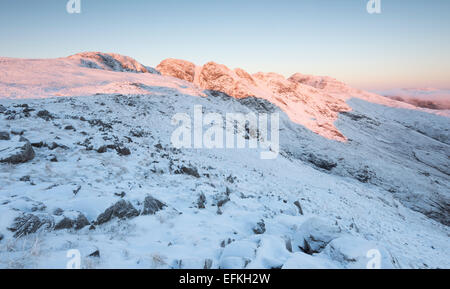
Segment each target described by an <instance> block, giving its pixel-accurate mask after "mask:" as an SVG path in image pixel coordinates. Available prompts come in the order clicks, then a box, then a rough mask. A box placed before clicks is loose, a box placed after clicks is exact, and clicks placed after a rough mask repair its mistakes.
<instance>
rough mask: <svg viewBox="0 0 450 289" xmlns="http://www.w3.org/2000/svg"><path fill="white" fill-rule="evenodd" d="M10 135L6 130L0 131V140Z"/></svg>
mask: <svg viewBox="0 0 450 289" xmlns="http://www.w3.org/2000/svg"><path fill="white" fill-rule="evenodd" d="M10 139H11V137H10V136H9V133H8V132H6V131H0V140H10Z"/></svg>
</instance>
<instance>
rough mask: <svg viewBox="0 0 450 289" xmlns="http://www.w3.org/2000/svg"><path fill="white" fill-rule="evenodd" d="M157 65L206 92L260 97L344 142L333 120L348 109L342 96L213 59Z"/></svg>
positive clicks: (273, 74)
mask: <svg viewBox="0 0 450 289" xmlns="http://www.w3.org/2000/svg"><path fill="white" fill-rule="evenodd" d="M157 68H158V70H159V71H160V72H161V73H162V74H163V75H170V76H173V77H177V78H180V79H183V80H186V81H189V82H193V83H194V84H196V85H198V86H199V87H201V88H203V89H206V90H209V91H219V92H222V93H225V94H226V95H229V96H232V97H234V98H238V99H245V98H249V97H256V98H262V99H264V100H267V101H269V102H271V103H272V104H274V105H276V106H278V107H279V108H280V109H282V110H283V111H284V112H286V113H287V114H288V116H289V117H290V118H291V119H292V120H293V121H294V122H296V123H299V124H302V125H304V126H305V127H307V128H309V129H311V130H312V131H314V132H315V133H318V134H320V135H322V136H325V137H327V138H330V139H335V140H339V141H346V138H345V136H343V135H342V134H341V133H340V132H339V131H338V129H337V128H336V127H335V126H334V124H333V123H334V121H335V120H336V119H337V118H338V114H339V112H345V111H350V110H351V109H350V107H349V106H348V105H347V104H346V103H345V101H344V100H343V99H341V98H339V97H335V96H332V95H330V94H328V93H326V91H321V90H320V89H317V88H315V87H313V86H309V85H306V84H303V83H302V82H301V81H296V79H293V80H290V79H286V78H285V77H284V76H282V75H279V74H276V73H261V72H260V73H256V74H253V75H250V74H249V73H247V72H246V71H244V70H243V69H240V68H237V69H234V70H231V69H229V68H228V67H226V66H225V65H222V64H217V63H215V62H208V63H206V64H205V65H204V66H202V67H197V66H195V65H194V64H193V63H191V62H187V61H184V60H176V59H167V60H164V61H163V62H161V64H160V65H158V67H157ZM302 81H303V80H302Z"/></svg>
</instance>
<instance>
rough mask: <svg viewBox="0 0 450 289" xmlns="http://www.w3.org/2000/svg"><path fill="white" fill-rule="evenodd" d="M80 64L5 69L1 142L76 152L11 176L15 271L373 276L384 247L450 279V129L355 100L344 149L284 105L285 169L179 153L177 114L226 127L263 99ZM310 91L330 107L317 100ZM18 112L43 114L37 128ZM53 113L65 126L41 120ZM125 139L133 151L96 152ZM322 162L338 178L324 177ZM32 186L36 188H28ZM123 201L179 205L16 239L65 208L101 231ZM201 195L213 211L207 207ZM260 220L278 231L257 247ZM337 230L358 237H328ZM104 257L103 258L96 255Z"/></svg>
mask: <svg viewBox="0 0 450 289" xmlns="http://www.w3.org/2000/svg"><path fill="white" fill-rule="evenodd" d="M77 61H78V60H76V59H75V60H74V59H56V60H16V59H5V58H2V59H1V60H0V66H3V67H7V69H0V79H1V81H0V94H1V97H0V104H1V105H3V106H4V107H5V108H7V110H8V111H12V110H14V111H15V113H8V112H2V113H1V114H0V128H1V130H2V131H11V130H24V135H23V136H24V137H25V138H27V139H28V140H30V142H31V143H37V142H40V141H43V142H45V143H48V144H51V143H52V142H56V143H57V144H60V145H65V146H66V147H67V148H62V147H59V148H55V149H53V150H51V149H49V148H48V147H45V146H43V147H40V148H39V147H34V150H35V153H36V156H35V158H34V159H33V160H31V161H29V162H27V163H23V164H18V165H10V164H0V234H3V235H4V238H3V240H1V241H0V268H22V267H23V268H65V267H66V263H67V262H68V260H69V258H67V256H66V254H67V251H68V250H70V249H77V250H79V251H80V252H81V256H82V260H81V261H82V262H81V263H82V267H83V268H205V266H206V265H208V264H209V265H210V267H211V268H365V266H366V264H367V262H368V261H370V260H368V259H367V255H366V254H367V251H368V250H371V249H374V248H376V249H378V250H379V251H380V253H381V256H382V267H387V268H389V267H394V268H449V267H450V262H449V260H450V258H449V253H450V242H449V234H450V230H449V227H448V224H447V225H446V224H445V222H446V220H448V213H446V212H448V211H446V210H448V207H446V206H447V205H446V204H448V200H449V194H448V192H449V191H450V190H449V186H450V184H449V179H448V161H445V160H448V155H449V152H450V149H449V138H448V135H449V133H448V128H449V120H448V118H445V117H441V116H437V115H434V114H430V113H427V112H425V111H419V110H411V109H404V108H398V107H387V106H385V105H381V104H379V103H371V102H369V101H367V100H364V99H361V98H352V99H347V100H346V102H345V106H348V107H349V108H351V111H349V113H351V114H347V115H346V114H342V113H341V114H336V121H335V123H334V125H335V126H336V128H337V129H338V130H339V131H340V132H341V133H342V134H343V135H344V136H345V137H346V138H347V139H348V141H347V142H337V141H333V140H330V139H327V138H324V137H323V136H321V135H317V134H316V133H314V132H312V131H310V130H309V129H308V127H307V126H306V125H305V126H302V125H299V124H298V123H296V122H293V121H292V115H288V114H287V113H284V112H283V111H281V110H279V109H278V108H276V107H275V109H276V110H277V111H279V112H280V129H281V131H280V141H281V147H280V148H281V152H280V155H279V156H278V158H277V159H274V160H261V159H260V151H261V150H260V149H226V150H225V149H208V150H203V149H181V150H175V149H174V148H173V147H172V146H171V143H170V137H171V133H172V132H173V130H174V129H175V127H173V126H171V125H170V124H171V118H172V116H173V115H174V114H175V113H177V112H186V113H188V114H190V115H192V114H193V106H194V105H202V106H203V108H204V110H205V111H206V112H217V113H220V114H223V115H225V114H226V113H227V112H242V113H247V112H250V111H253V110H255V106H254V102H252V101H248V102H244V101H243V100H241V99H234V98H229V97H226V96H214V95H213V94H211V93H209V92H207V91H203V90H202V89H201V88H199V87H198V86H196V85H195V84H193V83H189V82H186V81H183V80H180V79H177V78H174V77H170V76H161V75H157V74H151V73H135V72H117V71H109V70H103V69H96V68H86V67H80V65H79V62H77ZM261 78H268V79H270V80H275V79H278V78H277V76H275V75H270V76H264V75H261ZM255 81H259V80H255ZM302 85H303V86H305V89H306V88H308V87H306V86H307V85H306V84H302ZM267 89H269V88H267ZM308 89H309V90H310V91H311V93H312V95H316V93H317V96H319V92H318V89H317V88H314V87H311V88H308ZM61 96H64V97H61ZM18 104H28V106H29V108H31V109H34V111H31V112H30V115H29V116H27V115H26V114H25V113H24V112H23V111H22V110H23V109H22V108H20V107H17V106H16V105H18ZM299 107H300V105H299ZM44 109H45V110H48V111H49V112H50V113H51V114H52V115H54V116H55V119H53V120H48V121H46V120H44V119H42V118H39V117H37V112H39V111H41V110H44ZM302 109H304V110H308V107H302ZM12 116H13V117H12ZM82 118H84V119H86V120H82ZM92 120H101V121H102V122H101V123H103V124H106V126H102V125H101V123H100V122H93V121H92ZM89 121H91V122H89ZM67 125H72V126H73V127H74V128H75V130H66V129H64V128H65V127H66V126H67ZM131 131H141V132H142V136H141V137H139V136H135V135H134V134H133V133H131ZM130 140H131V141H130ZM0 143H2V146H6V147H9V146H10V143H9V141H0ZM114 143H121V144H122V145H124V146H126V147H127V148H129V149H130V151H131V155H128V156H122V155H119V154H118V153H117V152H116V151H115V150H114V149H109V150H108V151H107V152H105V153H98V152H97V151H96V149H98V148H99V147H100V146H102V145H108V144H114ZM158 144H160V145H161V147H162V149H159V148H157V147H156V145H158ZM89 146H92V150H91V149H87V148H88V147H89ZM413 152H414V153H415V155H416V156H417V158H418V159H419V160H421V161H418V160H417V159H416V158H415V157H414V154H413ZM309 154H314V155H316V156H320V157H322V158H326V159H327V160H330V161H334V162H336V167H335V168H333V169H331V170H330V171H328V170H325V169H322V168H319V167H317V165H315V164H313V163H311V161H310V158H309ZM51 156H56V157H57V159H58V162H51V161H50V159H51ZM182 165H185V166H190V167H194V168H196V169H197V170H198V172H199V175H200V178H195V177H192V176H189V175H185V174H175V173H174V169H176V168H177V167H179V166H182ZM366 166H367V171H366ZM365 173H366V176H367V177H368V178H369V179H368V180H367V181H364V177H365V176H364V174H365ZM361 174H362V175H361ZM24 176H30V181H21V180H20V179H21V178H22V177H24ZM230 176H231V178H230ZM358 179H359V180H358ZM227 188H228V190H229V191H230V192H231V193H230V196H229V199H230V200H229V201H228V202H226V203H225V204H224V205H223V206H222V207H221V208H220V210H221V214H218V208H217V206H216V205H215V199H216V198H217V196H220V195H222V194H224V193H225V192H226V191H227ZM75 192H76V193H75ZM122 192H124V193H125V195H124V196H123V199H125V200H126V201H130V202H131V203H132V205H133V206H134V207H135V208H136V209H138V210H142V208H143V201H144V199H145V197H146V196H147V195H148V194H151V195H152V196H153V197H154V198H156V199H158V200H160V201H161V202H163V203H165V204H167V207H166V208H164V209H163V210H161V211H158V212H157V213H156V214H155V215H148V216H143V215H141V216H138V217H136V218H132V219H126V220H120V219H113V220H112V221H110V222H107V223H105V224H102V225H98V226H97V225H95V227H96V228H95V230H89V226H87V227H85V228H83V229H81V230H79V231H75V230H74V229H68V230H58V231H55V230H50V231H47V230H41V231H38V232H36V233H34V234H30V235H27V236H24V237H22V238H19V239H16V238H14V237H13V234H14V233H13V232H11V231H10V230H8V228H9V227H10V226H11V224H12V223H13V221H14V219H15V218H16V217H17V216H19V215H20V214H21V213H30V214H44V215H48V216H50V217H52V218H55V220H57V216H54V215H53V212H54V211H55V210H56V209H58V208H60V209H62V210H64V211H65V212H67V214H72V213H74V212H81V213H83V214H84V215H85V216H86V217H87V219H88V220H89V221H91V222H93V221H95V220H96V219H97V217H98V215H100V214H101V213H103V212H104V211H105V209H106V208H108V207H109V206H111V205H112V204H114V203H116V202H117V201H119V200H120V199H121V197H120V194H121V193H122ZM201 193H203V194H204V195H205V197H206V204H205V208H204V209H199V208H197V206H196V203H197V199H198V196H199V194H201ZM295 201H299V202H300V204H301V206H302V209H303V212H304V215H301V214H300V213H299V210H298V208H297V207H296V206H295V205H294V202H295ZM446 214H447V215H446ZM260 220H264V223H265V227H266V231H265V232H264V233H263V234H260V235H256V234H255V233H254V232H253V227H254V226H255V225H256V224H257V223H258V222H259V221H260ZM311 220H321V221H317V222H316V221H311ZM324 223H325V224H327V225H323V224H324ZM314 224H318V225H314ZM329 226H331V227H333V228H334V227H335V226H336V227H337V228H339V230H338V231H337V232H342V234H341V233H339V234H331V235H330V234H326V233H327V231H326V230H329ZM333 230H334V229H333ZM333 232H334V231H333ZM311 234H313V235H317V234H322V235H323V234H325V235H327V238H326V239H327V240H326V242H325V243H324V245H325V247H324V248H321V252H319V253H313V254H311V255H309V254H306V253H304V252H302V251H301V249H300V248H299V247H298V245H299V244H301V242H302V241H303V239H304V238H305V237H308V236H309V235H311ZM328 237H329V238H328ZM96 250H99V251H100V257H88V255H89V254H91V253H93V252H94V251H96ZM369 259H370V258H369ZM349 260H356V261H349Z"/></svg>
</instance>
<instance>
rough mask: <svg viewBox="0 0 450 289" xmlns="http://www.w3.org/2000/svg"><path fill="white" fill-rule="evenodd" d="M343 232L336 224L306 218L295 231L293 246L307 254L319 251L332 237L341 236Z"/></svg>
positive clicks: (314, 218)
mask: <svg viewBox="0 0 450 289" xmlns="http://www.w3.org/2000/svg"><path fill="white" fill-rule="evenodd" d="M343 234H344V232H343V231H342V230H341V228H340V227H339V226H337V225H336V224H333V223H330V222H328V221H326V220H323V219H320V218H316V217H312V218H309V219H307V220H306V221H305V222H304V223H303V224H302V225H301V226H300V228H299V230H298V231H297V232H296V233H295V235H294V238H293V242H294V246H296V247H298V248H300V249H301V250H302V251H303V252H305V253H307V254H314V253H319V252H321V251H322V250H323V249H324V248H325V247H326V246H327V245H328V243H330V242H331V241H332V240H333V239H336V238H338V237H340V236H342V235H343Z"/></svg>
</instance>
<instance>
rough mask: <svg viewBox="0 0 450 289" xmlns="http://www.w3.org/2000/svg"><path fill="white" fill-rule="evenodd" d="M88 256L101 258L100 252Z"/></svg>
mask: <svg viewBox="0 0 450 289" xmlns="http://www.w3.org/2000/svg"><path fill="white" fill-rule="evenodd" d="M88 256H89V257H97V258H100V250H96V251H94V252H93V253H91V254H89V255H88Z"/></svg>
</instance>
